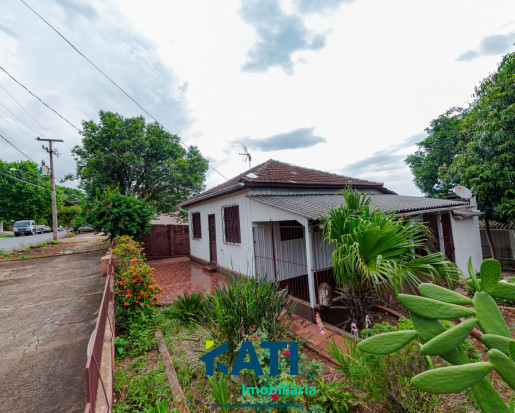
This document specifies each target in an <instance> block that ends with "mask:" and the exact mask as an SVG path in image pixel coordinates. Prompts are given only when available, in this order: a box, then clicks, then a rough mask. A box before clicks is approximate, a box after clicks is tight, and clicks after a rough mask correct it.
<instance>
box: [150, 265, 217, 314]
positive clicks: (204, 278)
mask: <svg viewBox="0 0 515 413" xmlns="http://www.w3.org/2000/svg"><path fill="white" fill-rule="evenodd" d="M148 264H149V265H150V266H151V267H153V268H155V272H154V278H155V279H156V282H157V284H158V285H159V286H160V287H161V288H162V289H163V291H162V292H161V293H160V294H159V295H158V296H157V303H158V304H161V305H167V304H171V303H172V301H173V300H174V299H175V298H176V297H177V296H178V295H182V294H184V293H185V292H188V293H191V292H197V293H202V292H204V289H206V290H208V291H209V290H211V289H212V288H214V287H216V286H217V285H218V283H221V282H222V277H221V276H220V274H217V273H207V272H205V271H204V270H202V266H201V265H199V264H197V263H195V262H192V261H190V259H189V258H188V257H178V258H167V259H164V260H155V261H149V262H148Z"/></svg>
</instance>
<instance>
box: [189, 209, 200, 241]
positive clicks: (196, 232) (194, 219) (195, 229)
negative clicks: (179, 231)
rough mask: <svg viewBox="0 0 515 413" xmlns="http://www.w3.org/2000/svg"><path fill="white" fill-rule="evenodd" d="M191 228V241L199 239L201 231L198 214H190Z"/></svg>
mask: <svg viewBox="0 0 515 413" xmlns="http://www.w3.org/2000/svg"><path fill="white" fill-rule="evenodd" d="M191 226H192V236H193V239H201V238H202V229H201V225H200V212H193V213H192V214H191Z"/></svg>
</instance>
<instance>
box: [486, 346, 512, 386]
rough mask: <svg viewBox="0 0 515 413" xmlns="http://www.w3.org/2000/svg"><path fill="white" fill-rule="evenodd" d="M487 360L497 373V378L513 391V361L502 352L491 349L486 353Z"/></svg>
mask: <svg viewBox="0 0 515 413" xmlns="http://www.w3.org/2000/svg"><path fill="white" fill-rule="evenodd" d="M486 355H487V357H488V360H489V361H490V363H492V364H493V366H494V368H495V371H497V373H499V376H501V377H502V378H503V380H504V381H505V382H506V383H507V384H508V386H510V387H511V389H512V390H515V361H513V360H511V359H510V358H509V357H508V356H506V355H505V354H504V353H503V352H501V351H499V350H496V349H494V348H493V349H491V350H489V351H488V353H486Z"/></svg>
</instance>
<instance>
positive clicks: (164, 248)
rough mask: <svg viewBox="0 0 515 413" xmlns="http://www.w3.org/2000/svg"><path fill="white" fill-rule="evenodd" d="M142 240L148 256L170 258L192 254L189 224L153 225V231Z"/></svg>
mask: <svg viewBox="0 0 515 413" xmlns="http://www.w3.org/2000/svg"><path fill="white" fill-rule="evenodd" d="M141 241H142V242H143V245H144V247H145V254H146V255H147V257H148V258H153V259H157V258H168V257H175V256H177V255H189V254H190V234H189V226H188V225H187V224H179V225H177V224H169V225H161V224H154V225H152V232H151V233H150V234H144V235H143V237H141Z"/></svg>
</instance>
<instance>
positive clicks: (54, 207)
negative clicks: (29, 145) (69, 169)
mask: <svg viewBox="0 0 515 413" xmlns="http://www.w3.org/2000/svg"><path fill="white" fill-rule="evenodd" d="M36 140H37V141H43V142H48V148H47V147H46V146H45V145H42V147H43V149H44V150H45V151H47V152H48V153H49V154H50V188H51V190H52V233H53V236H54V237H53V238H54V241H55V240H57V202H56V200H55V175H54V153H55V155H56V156H58V153H57V152H54V149H52V142H64V141H63V140H62V139H41V138H40V137H39V136H38V137H37V138H36Z"/></svg>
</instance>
